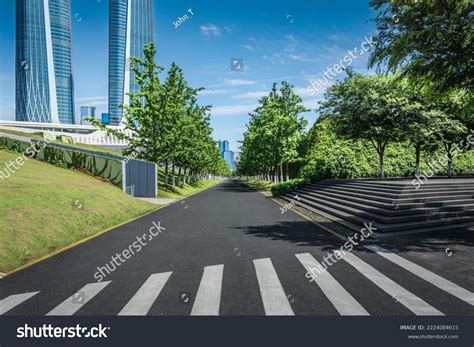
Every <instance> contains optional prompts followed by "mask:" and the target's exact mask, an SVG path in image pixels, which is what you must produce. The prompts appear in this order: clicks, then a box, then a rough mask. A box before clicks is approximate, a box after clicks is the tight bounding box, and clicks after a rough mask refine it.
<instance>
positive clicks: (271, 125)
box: [238, 82, 308, 181]
mask: <svg viewBox="0 0 474 347" xmlns="http://www.w3.org/2000/svg"><path fill="white" fill-rule="evenodd" d="M301 102H302V99H301V98H300V97H299V96H298V95H297V94H295V93H294V91H293V86H292V85H290V84H288V83H287V82H282V86H281V88H280V90H278V89H277V84H276V83H274V84H273V88H272V90H271V91H270V93H269V94H268V96H264V97H263V98H261V99H260V100H259V106H258V107H257V108H256V109H255V111H254V112H252V113H250V121H249V123H248V124H247V131H246V132H245V133H244V140H243V142H242V146H241V150H242V154H241V159H240V163H239V166H238V171H239V173H241V174H249V175H258V176H259V177H260V178H267V179H269V177H270V176H272V180H273V181H277V180H280V181H284V180H285V178H286V179H289V167H288V164H290V163H293V162H295V161H297V160H298V159H299V155H298V148H299V145H300V142H301V140H302V135H303V131H304V128H305V126H306V124H307V122H306V120H305V119H304V118H302V117H301V116H300V114H301V113H302V112H306V111H308V110H307V109H306V108H305V107H304V106H302V105H301ZM284 164H286V175H285V174H284Z"/></svg>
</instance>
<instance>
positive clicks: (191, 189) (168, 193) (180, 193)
mask: <svg viewBox="0 0 474 347" xmlns="http://www.w3.org/2000/svg"><path fill="white" fill-rule="evenodd" d="M1 132H4V133H8V134H12V135H17V136H25V137H30V138H34V139H38V140H43V136H42V135H41V134H40V132H38V133H34V134H30V133H24V132H21V131H16V130H5V129H0V133H1ZM54 143H59V144H62V145H66V146H70V147H76V148H82V149H88V150H92V151H97V152H102V153H108V154H113V155H118V156H122V153H121V152H120V151H115V150H113V149H107V148H103V147H100V146H93V145H87V144H82V143H75V144H69V143H64V142H60V141H55V142H54ZM164 173H165V169H164V167H158V191H159V193H158V198H167V199H180V198H184V197H186V196H189V195H192V194H195V193H197V192H200V191H201V190H204V189H207V188H210V187H212V186H214V185H216V184H217V183H219V182H220V181H219V180H203V181H201V182H197V183H194V184H191V185H189V184H185V185H184V186H183V187H182V188H180V187H177V186H174V187H173V186H171V175H170V173H171V170H170V172H169V174H168V175H169V181H168V183H169V185H168V190H165V189H164V187H165V175H164ZM175 177H176V178H177V175H175Z"/></svg>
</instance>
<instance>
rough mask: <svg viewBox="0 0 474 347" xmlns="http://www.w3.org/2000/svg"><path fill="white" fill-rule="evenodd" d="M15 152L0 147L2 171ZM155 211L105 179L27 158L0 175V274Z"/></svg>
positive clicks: (153, 207)
mask: <svg viewBox="0 0 474 347" xmlns="http://www.w3.org/2000/svg"><path fill="white" fill-rule="evenodd" d="M17 156H18V155H17V154H13V153H10V152H6V151H3V150H0V171H3V173H6V171H5V163H6V162H8V161H10V160H12V161H13V160H15V159H16V158H17ZM76 201H78V203H77V205H75V202H76ZM81 205H82V207H83V208H82V209H81V208H79V206H81ZM155 209H157V206H156V205H153V204H149V203H147V202H144V201H141V200H138V199H134V198H132V197H130V196H128V195H126V194H125V193H123V192H122V191H121V190H120V189H119V188H117V187H115V186H113V185H111V184H109V183H105V182H103V181H100V180H98V179H95V178H93V177H91V176H88V175H85V174H82V173H79V172H77V171H74V170H68V169H62V168H58V167H55V166H53V165H50V164H46V163H43V162H40V161H36V160H33V159H30V160H28V161H27V162H26V163H25V164H24V165H23V166H21V167H20V168H19V169H18V170H17V171H16V172H14V173H13V174H12V175H11V176H10V177H9V178H7V179H6V180H5V181H2V180H1V179H0V272H4V273H5V272H7V271H9V270H12V269H14V268H16V267H18V266H21V265H23V264H25V263H27V262H29V261H31V260H34V259H36V258H39V257H41V256H43V255H45V254H48V253H50V252H52V251H54V250H57V249H59V248H62V247H64V246H67V245H68V244H71V243H73V242H74V241H78V240H81V239H84V238H85V237H88V236H90V235H94V234H96V233H98V232H100V231H103V230H105V229H107V228H110V227H112V226H114V225H117V224H119V223H122V222H124V221H128V220H130V219H132V218H135V217H139V216H141V215H143V214H145V213H147V212H149V211H152V210H155Z"/></svg>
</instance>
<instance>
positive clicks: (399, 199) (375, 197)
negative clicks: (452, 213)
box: [302, 186, 473, 208]
mask: <svg viewBox="0 0 474 347" xmlns="http://www.w3.org/2000/svg"><path fill="white" fill-rule="evenodd" d="M302 190H303V191H307V192H312V191H317V192H332V193H335V194H340V195H345V196H352V197H356V198H361V199H365V200H372V201H378V202H381V203H385V204H390V205H392V204H393V205H396V203H398V205H400V207H399V208H411V207H414V206H411V205H409V204H410V203H419V204H423V203H426V202H436V201H454V200H470V199H473V196H472V195H470V194H462V195H450V196H447V195H444V196H438V195H429V196H426V195H425V196H420V197H416V198H407V197H403V196H397V195H394V194H390V195H388V194H383V195H384V196H381V195H380V194H377V193H370V192H365V191H361V190H358V191H352V190H347V189H339V188H334V187H331V186H329V187H322V186H321V187H318V188H317V189H315V188H314V187H304V188H302ZM387 196H388V197H387ZM394 201H395V202H394ZM401 205H404V206H405V205H406V206H407V207H401Z"/></svg>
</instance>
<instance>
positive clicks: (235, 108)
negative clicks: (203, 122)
mask: <svg viewBox="0 0 474 347" xmlns="http://www.w3.org/2000/svg"><path fill="white" fill-rule="evenodd" d="M256 108H257V104H243V105H222V106H214V107H213V108H212V110H211V115H212V116H239V115H242V114H247V113H249V112H252V111H253V110H255V109H256Z"/></svg>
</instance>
